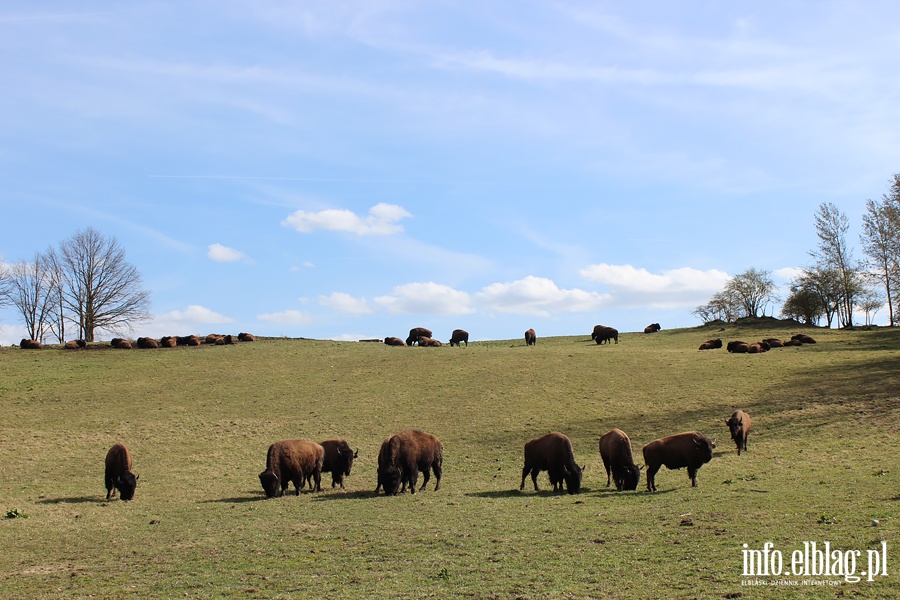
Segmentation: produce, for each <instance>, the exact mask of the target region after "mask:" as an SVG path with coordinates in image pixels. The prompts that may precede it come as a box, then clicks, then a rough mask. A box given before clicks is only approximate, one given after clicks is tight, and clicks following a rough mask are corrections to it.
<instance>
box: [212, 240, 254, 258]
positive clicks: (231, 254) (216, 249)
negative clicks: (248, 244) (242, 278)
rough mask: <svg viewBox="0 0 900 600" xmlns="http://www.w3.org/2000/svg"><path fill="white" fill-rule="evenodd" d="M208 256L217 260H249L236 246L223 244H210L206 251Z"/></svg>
mask: <svg viewBox="0 0 900 600" xmlns="http://www.w3.org/2000/svg"><path fill="white" fill-rule="evenodd" d="M206 256H207V257H209V258H210V259H211V260H214V261H216V262H237V261H239V260H243V261H247V260H248V259H247V256H246V255H245V254H244V253H243V252H241V251H239V250H235V249H234V248H229V247H228V246H223V245H222V244H210V245H209V246H208V250H207V252H206Z"/></svg>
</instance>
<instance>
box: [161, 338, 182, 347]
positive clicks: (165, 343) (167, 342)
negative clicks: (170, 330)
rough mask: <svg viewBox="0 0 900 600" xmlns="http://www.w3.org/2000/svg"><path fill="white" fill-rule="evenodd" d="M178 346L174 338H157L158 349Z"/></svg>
mask: <svg viewBox="0 0 900 600" xmlns="http://www.w3.org/2000/svg"><path fill="white" fill-rule="evenodd" d="M177 345H178V340H177V339H175V336H172V335H166V336H163V337H161V338H159V346H160V348H174V347H175V346H177Z"/></svg>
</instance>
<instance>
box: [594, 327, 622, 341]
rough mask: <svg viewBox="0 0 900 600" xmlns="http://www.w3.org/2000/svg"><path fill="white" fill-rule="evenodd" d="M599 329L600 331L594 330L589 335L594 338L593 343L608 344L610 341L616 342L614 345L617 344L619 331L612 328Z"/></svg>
mask: <svg viewBox="0 0 900 600" xmlns="http://www.w3.org/2000/svg"><path fill="white" fill-rule="evenodd" d="M598 327H601V328H600V329H597V328H596V327H595V328H594V333H593V334H592V335H591V337H592V338H594V341H595V342H597V343H598V344H602V343H603V342H607V343H609V341H610V340H616V343H617V344H618V343H619V330H618V329H615V328H613V327H602V326H598Z"/></svg>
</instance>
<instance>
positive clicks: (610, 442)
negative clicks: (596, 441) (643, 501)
mask: <svg viewBox="0 0 900 600" xmlns="http://www.w3.org/2000/svg"><path fill="white" fill-rule="evenodd" d="M600 458H602V459H603V466H604V467H605V468H606V487H609V483H610V479H612V480H613V481H615V482H616V489H617V490H618V491H620V492H621V491H622V490H636V489H637V485H638V481H640V479H641V470H640V469H639V468H638V467H637V465H635V464H634V458H633V456H632V452H631V440H630V439H628V435H627V434H626V433H625V432H624V431H622V430H621V429H612V430H610V431H608V432H606V433H604V434H603V435H602V436H600Z"/></svg>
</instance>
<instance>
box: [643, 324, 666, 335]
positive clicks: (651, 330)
mask: <svg viewBox="0 0 900 600" xmlns="http://www.w3.org/2000/svg"><path fill="white" fill-rule="evenodd" d="M660 329H662V327H660V326H659V323H651V324H650V325H647V326H646V327H644V333H656V332H657V331H659V330H660Z"/></svg>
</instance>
